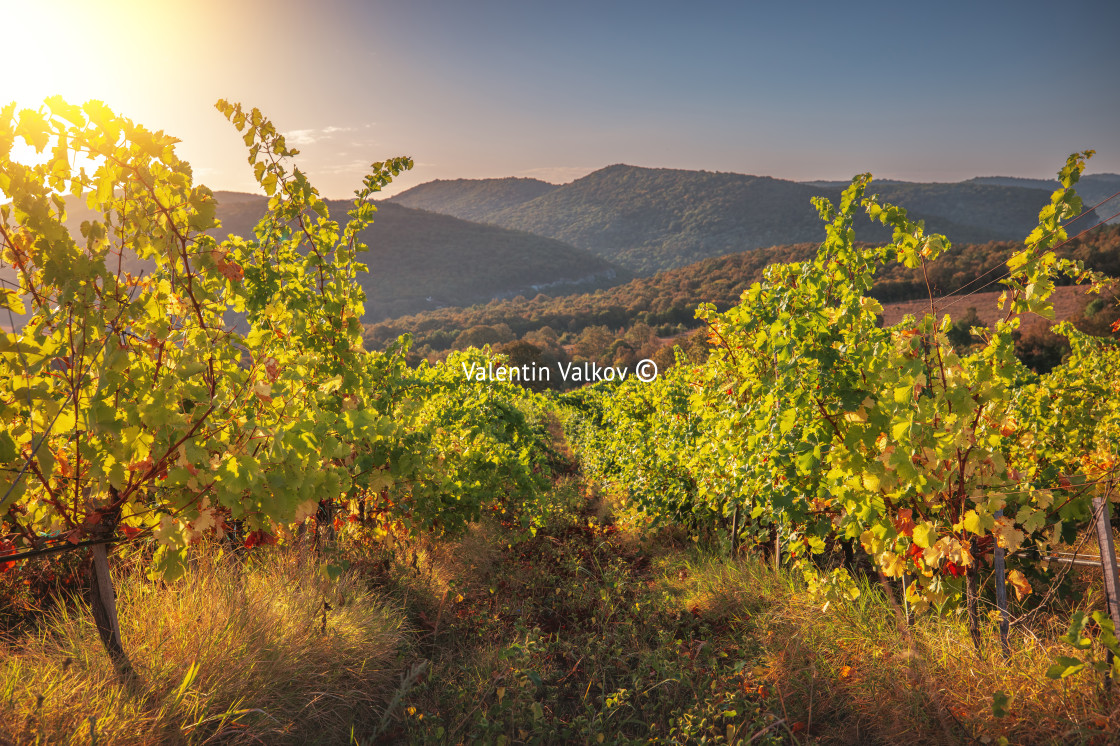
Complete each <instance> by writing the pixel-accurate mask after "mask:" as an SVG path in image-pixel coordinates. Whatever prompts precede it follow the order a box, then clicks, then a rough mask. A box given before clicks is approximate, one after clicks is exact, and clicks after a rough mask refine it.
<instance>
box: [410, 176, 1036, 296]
mask: <svg viewBox="0 0 1120 746" xmlns="http://www.w3.org/2000/svg"><path fill="white" fill-rule="evenodd" d="M504 181H507V180H486V181H470V180H461V181H457V182H433V183H432V185H420V186H419V187H415V188H413V189H410V190H408V191H406V192H402V193H401V194H399V195H397V196H396V197H394V198H393V200H392V201H393V202H396V203H398V204H402V205H419V204H421V203H422V204H424V205H425V206H427V207H428V208H429V209H432V210H437V211H443V212H447V213H448V214H452V215H458V216H460V217H465V216H466V215H468V214H469V215H470V216H471V218H472V219H474V220H483V221H486V222H490V223H493V224H495V225H500V226H503V227H506V228H512V229H515V230H522V231H528V232H530V233H536V234H539V235H542V236H549V237H551V238H556V239H558V240H561V241H565V242H567V243H570V244H572V245H574V246H577V247H580V248H583V249H587V250H588V251H591V252H593V253H595V254H596V255H598V256H600V257H603V258H604V259H608V260H610V261H614V262H617V263H619V264H621V265H623V266H625V267H628V268H630V269H633V270H634V271H636V272H638V273H640V274H650V273H652V272H655V271H659V270H664V269H671V268H673V267H680V266H684V265H686V264H689V263H691V262H694V261H698V260H700V259H703V258H706V257H712V256H721V255H724V254H727V253H730V252H735V251H744V250H751V249H756V248H762V247H766V246H775V245H779V244H793V243H800V242H806V241H819V240H820V239H821V238H822V237H823V234H824V230H823V226H822V225H821V221H820V218H819V217H818V216H817V213H816V210H815V209H814V208H813V207H812V204H811V202H810V200H811V198H812V197H814V196H823V197H827V198H829V199H830V200H832V201H833V202H836V201H837V200H838V198H839V194H840V191H841V187H840V186H837V185H834V184H827V183H820V182H818V183H799V182H793V181H786V180H783V179H775V178H771V177H768V176H749V175H745V174H734V173H721V172H708V171H683V170H674V169H663V168H639V167H636V166H627V165H614V166H608V167H606V168H603V169H600V170H598V171H595V172H593V173H591V174H588V175H587V176H585V177H583V178H581V179H577V180H575V181H573V182H571V183H569V184H564V185H562V186H559V187H554V188H551V189H544V188H540V191H541V192H542V193H541V194H540V195H539V196H536V197H534V198H532V199H525V197H526V196H528V194H529V193H530V192H529V191H528V190H525V191H520V192H518V193H517V194H516V196H515V197H511V198H509V199H506V200H503V199H500V198H499V195H500V194H501V190H502V186H501V184H502V182H504ZM505 188H506V189H510V191H512V189H511V188H510V187H509V186H508V185H506V187H505ZM872 191H874V192H877V193H878V194H879V195H880V196H881V197H882V198H883V199H884V200H886V201H889V202H894V203H897V204H901V205H902V206H904V207H906V208H907V209H908V210H909V211H910V213H911V215H912V216H914V217H918V218H922V219H924V220H925V221H926V228H927V230H929V231H934V232H939V233H944V234H945V235H947V236H948V237H949V239H950V240H952V241H954V242H961V243H983V242H987V241H994V240H1016V239H1019V238H1022V237H1023V236H1025V235H1026V234H1027V233H1029V232H1030V230H1031V228H1033V227H1034V226H1035V225H1036V224H1037V217H1038V210H1039V208H1041V207H1042V205H1044V204H1045V203H1046V202H1047V200H1048V198H1049V192H1048V191H1046V190H1043V189H1036V188H1027V187H1022V186H1008V185H1003V184H987V183H979V182H976V181H972V182H961V183H957V184H916V183H907V182H890V181H885V182H876V183H874V184H873V185H872ZM437 197H438V198H437ZM487 206H490V207H487ZM468 210H469V213H468V212H467V211H468ZM861 223H862V224H860V225H857V235H859V237H860V238H861V239H862V240H868V241H881V240H886V239H887V238H888V234H887V232H886V230H885V229H884V228H882V227H881V226H873V225H870V224H869V223H868V221H866V220H865V219H864V220H862V221H861Z"/></svg>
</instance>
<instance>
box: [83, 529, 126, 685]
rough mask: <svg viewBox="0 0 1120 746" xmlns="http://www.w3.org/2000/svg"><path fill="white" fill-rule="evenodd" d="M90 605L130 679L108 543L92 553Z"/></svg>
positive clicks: (110, 649) (105, 641)
mask: <svg viewBox="0 0 1120 746" xmlns="http://www.w3.org/2000/svg"><path fill="white" fill-rule="evenodd" d="M90 554H91V555H92V559H93V562H92V566H91V567H90V588H89V605H90V609H91V610H92V612H93V621H94V623H95V624H96V625H97V633H98V635H100V636H101V642H102V644H103V645H104V646H105V650H106V651H107V652H108V653H109V657H110V658H111V659H112V661H113V665H114V666H116V668H117V671H118V672H119V673H120V674H121V675H122V676H126V675H129V674H131V673H132V664H131V663H130V662H129V660H128V656H127V655H126V654H125V652H124V643H123V642H122V640H121V625H120V621H119V619H118V617H117V594H116V592H115V591H114V590H113V578H112V576H111V575H110V574H109V552H108V549H107V548H106V545H105V544H94V545H93V547H92V548H91V550H90Z"/></svg>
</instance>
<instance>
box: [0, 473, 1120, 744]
mask: <svg viewBox="0 0 1120 746" xmlns="http://www.w3.org/2000/svg"><path fill="white" fill-rule="evenodd" d="M550 499H551V501H552V502H551V505H550V507H549V508H548V510H547V512H548V514H549V515H550V519H549V521H548V525H547V526H546V528H545V529H543V530H541V531H539V532H537V533H536V534H535V535H532V536H530V535H528V534H526V533H523V532H518V531H514V530H512V529H511V527H510V526H509V525H503V523H502V521H501V520H500V518H501V516H498V517H496V518H495V520H493V521H487V522H485V523H483V524H480V525H477V526H474V527H472V529H471V530H470V532H468V534H467V535H466V536H464V537H462V538H461V539H460V540H458V541H455V542H446V541H417V542H403V543H399V544H393V543H391V544H390V545H389V546H385V545H384V544H373V543H372V542H370V541H368V540H366V539H363V538H362V535H361V529H360V528H359V527H355V526H350V527H347V528H346V529H345V530H344V531H343V534H342V536H341V537H340V540H339V543H338V546H337V549H336V550H335V552H336V555H337V556H335V557H333V561H335V562H337V560H339V559H345V560H346V562H347V563H348V566H349V569H348V570H347V571H346V572H345V573H344V574H343V575H342V577H341V578H340V579H339V580H338V581H328V580H327V579H326V578H325V577H324V576H323V574H322V573H321V569H320V568H321V566H322V561H323V559H324V558H318V559H316V558H314V555H313V554H311V553H310V552H309V551H307V550H305V551H303V552H300V551H296V550H293V549H288V550H276V549H274V548H264V549H262V550H260V551H255V552H254V553H253V554H252V556H251V557H250V558H249V559H247V560H236V559H233V558H231V557H230V556H228V555H226V556H224V557H219V556H217V554H216V553H214V552H200V554H199V558H198V561H197V562H196V563H195V565H194V566H193V567H192V570H191V572H190V573H189V575H188V577H187V578H186V579H185V580H184V581H180V582H178V583H175V584H171V585H158V584H152V583H150V582H149V581H147V580H146V579H144V577H143V575H142V574H141V573H139V572H135V571H133V570H132V568H131V567H130V566H129V564H128V563H127V562H125V563H124V564H123V565H119V573H118V592H119V594H120V598H119V604H120V608H121V614H122V626H123V635H124V638H125V641H126V644H127V646H128V649H129V653H130V655H131V658H132V662H133V664H134V665H135V667H136V669H137V670H138V672H139V675H138V677H137V678H136V679H135V680H133V681H131V682H121V681H120V680H119V679H118V678H117V677H116V675H115V674H114V673H113V671H112V668H111V666H110V665H109V663H108V660H107V658H106V656H105V654H104V652H103V649H102V648H101V645H100V642H99V641H98V640H97V637H96V634H95V632H94V630H93V628H92V623H91V622H90V621H89V619H88V611H87V610H84V609H83V608H81V606H79V605H74V604H73V603H71V604H57V605H55V606H54V607H53V608H52V609H51V610H50V611H49V612H48V613H47V614H46V616H45V619H44V620H43V621H42V622H41V623H40V624H39V625H38V626H36V627H27V626H24V627H21V628H12V627H10V628H9V629H11V630H14V631H13V632H11V634H10V635H9V637H10V640H9V642H8V643H6V644H4V646H5V647H4V652H5V655H4V656H3V657H0V743H36V742H38V743H91V742H97V743H141V744H157V743H267V744H273V743H340V744H345V743H359V744H374V743H402V744H405V743H488V744H530V743H533V744H537V743H540V744H552V743H555V744H560V743H565V744H566V743H592V744H593V743H609V744H615V743H643V744H644V743H679V744H692V743H735V744H747V743H756V744H757V743H798V744H808V743H820V744H849V743H850V744H862V743H885V744H892V743H907V744H910V743H916V744H922V743H931V744H935V743H936V744H940V743H992V744H997V743H1004V742H1006V743H1102V744H1103V743H1115V742H1117V740H1118V739H1117V737H1116V736H1115V734H1116V733H1117V732H1120V692H1117V691H1116V689H1120V687H1115V688H1114V691H1112V692H1111V693H1106V692H1105V690H1104V687H1103V683H1102V680H1101V679H1100V677H1099V676H1098V675H1097V674H1095V673H1083V674H1081V675H1078V676H1076V677H1073V678H1071V679H1068V680H1065V681H1052V680H1050V679H1048V678H1046V676H1045V675H1044V672H1045V670H1046V668H1047V667H1048V666H1049V665H1050V663H1051V662H1052V658H1053V656H1054V655H1055V654H1059V653H1062V652H1068V651H1062V650H1061V649H1060V646H1058V645H1057V644H1056V643H1054V642H1053V641H1054V640H1056V638H1057V636H1058V635H1059V634H1061V632H1064V629H1062V628H1061V626H1062V624H1063V620H1064V619H1065V618H1066V615H1065V614H1063V613H1059V614H1055V615H1054V616H1053V617H1052V618H1049V619H1048V618H1041V619H1037V620H1035V621H1034V622H1033V623H1032V626H1030V627H1029V628H1026V629H1023V628H1016V630H1015V631H1014V632H1013V635H1012V645H1013V648H1014V649H1013V654H1012V657H1011V660H1010V661H1009V662H1005V661H1004V660H1003V658H1002V657H1001V656H1000V655H999V652H998V651H999V647H998V644H997V642H996V640H995V638H994V636H993V634H994V624H991V625H987V626H986V631H985V634H986V638H985V648H984V653H983V654H982V655H977V653H976V652H975V650H974V649H973V646H972V642H971V640H970V638H969V636H968V634H967V630H966V629H965V625H964V622H963V620H962V619H960V618H958V617H947V618H942V619H931V618H928V617H924V618H919V619H918V620H916V621H914V622H912V623H910V624H908V623H907V622H906V620H905V617H903V616H900V614H901V610H900V609H898V608H897V607H896V606H895V605H893V603H892V602H891V601H890V600H889V599H888V597H887V596H886V595H885V594H884V592H883V589H882V588H881V586H880V585H879V583H878V582H877V581H875V582H868V581H862V587H861V594H860V597H859V598H858V599H856V600H855V601H852V602H848V603H834V604H832V605H830V606H829V608H828V609H827V611H822V609H821V608H820V605H819V604H817V603H814V602H812V601H811V600H810V599H809V598H808V596H807V595H806V593H805V592H804V589H803V583H802V582H801V581H800V580H799V579H798V578H796V577H794V576H792V575H790V574H788V573H786V572H784V571H783V572H779V573H775V572H774V571H773V570H772V569H771V568H770V567H769V566H768V565H766V564H765V563H764V562H763V561H762V560H760V559H758V558H754V557H742V558H740V559H738V560H731V559H728V558H726V557H722V556H719V555H717V554H716V553H714V552H712V551H709V550H706V549H704V548H702V547H698V546H697V545H696V544H695V543H693V542H691V541H686V540H684V538H683V537H682V536H681V535H679V534H676V533H674V532H672V531H668V532H666V531H663V532H658V533H648V532H641V533H639V532H636V531H632V530H629V529H628V528H627V527H626V526H625V525H620V524H617V523H616V522H615V520H614V518H613V517H612V515H611V513H610V511H609V510H608V509H607V508H606V507H605V506H604V504H603V502H602V501H601V500H598V499H595V498H594V497H592V496H589V495H587V494H585V493H584V491H583V488H582V486H581V485H580V484H579V483H578V482H577V481H575V480H574V479H573V480H569V481H561V482H559V483H558V484H557V485H556V487H555V489H554V490H553V492H552V493H551V495H550ZM24 601H26V599H24ZM324 602H325V603H326V606H324ZM324 622H325V626H324ZM997 692H999V693H1001V694H1002V695H1007V698H1006V699H1004V698H1002V696H1001V697H999V698H995V697H993V695H994V694H996V693H997Z"/></svg>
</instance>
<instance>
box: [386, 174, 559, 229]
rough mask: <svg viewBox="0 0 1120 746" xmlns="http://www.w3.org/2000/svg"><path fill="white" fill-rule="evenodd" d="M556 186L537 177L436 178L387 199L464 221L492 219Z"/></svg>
mask: <svg viewBox="0 0 1120 746" xmlns="http://www.w3.org/2000/svg"><path fill="white" fill-rule="evenodd" d="M555 189H559V187H558V186H557V185H556V184H549V183H548V182H547V181H541V180H539V179H521V178H517V177H509V178H506V179H450V180H444V179H436V180H435V181H429V182H426V183H424V184H421V185H420V186H417V187H413V188H412V189H409V190H408V191H405V192H401V193H400V194H398V195H396V196H395V197H393V198H391V200H390V201H392V202H395V203H396V204H398V205H404V206H405V207H416V208H419V209H421V210H429V211H431V212H438V213H443V214H444V215H454V216H455V217H457V218H463V219H464V220H474V221H479V222H484V223H485V222H492V221H490V220H489V217H490V216H491V215H493V214H495V213H498V212H501V211H502V210H505V209H508V208H511V207H516V206H517V205H520V204H522V203H524V202H528V201H529V200H533V199H536V198H537V197H541V196H543V195H545V194H548V193H549V192H551V191H553V190H555Z"/></svg>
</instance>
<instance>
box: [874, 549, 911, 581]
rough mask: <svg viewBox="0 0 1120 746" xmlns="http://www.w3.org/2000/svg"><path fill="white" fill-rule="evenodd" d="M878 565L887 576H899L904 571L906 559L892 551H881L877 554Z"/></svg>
mask: <svg viewBox="0 0 1120 746" xmlns="http://www.w3.org/2000/svg"><path fill="white" fill-rule="evenodd" d="M879 567H881V568H883V574H884V575H886V576H887V577H888V578H901V577H902V575H903V574H904V573H905V572H906V560H904V559H903V558H902V557H900V556H899V555H897V554H895V553H894V552H889V551H888V552H883V553H882V554H880V555H879Z"/></svg>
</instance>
